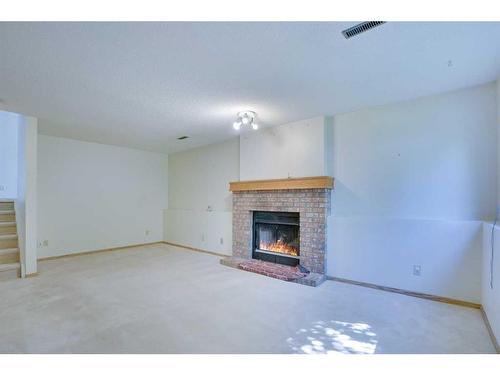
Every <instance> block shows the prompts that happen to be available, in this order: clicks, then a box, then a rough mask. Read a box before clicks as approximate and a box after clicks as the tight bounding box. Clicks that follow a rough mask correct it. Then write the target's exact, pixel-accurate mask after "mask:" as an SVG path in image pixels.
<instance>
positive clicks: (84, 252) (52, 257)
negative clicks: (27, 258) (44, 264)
mask: <svg viewBox="0 0 500 375" xmlns="http://www.w3.org/2000/svg"><path fill="white" fill-rule="evenodd" d="M160 243H163V241H156V242H146V243H140V244H137V245H126V246H119V247H109V248H106V249H98V250H90V251H81V252H78V253H70V254H63V255H55V256H50V257H44V258H38V260H39V261H44V260H53V259H60V258H69V257H77V256H81V255H92V254H99V253H104V252H107V251H115V250H125V249H130V248H132V247H140V246H148V245H156V244H160Z"/></svg>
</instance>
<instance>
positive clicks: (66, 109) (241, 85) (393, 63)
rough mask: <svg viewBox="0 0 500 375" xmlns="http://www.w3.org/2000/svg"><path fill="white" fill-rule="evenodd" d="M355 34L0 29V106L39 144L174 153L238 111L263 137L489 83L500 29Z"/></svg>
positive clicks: (451, 27) (253, 29)
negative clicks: (320, 119) (251, 114)
mask: <svg viewBox="0 0 500 375" xmlns="http://www.w3.org/2000/svg"><path fill="white" fill-rule="evenodd" d="M354 23H355V22H353V23H345V22H332V23H267V22H266V23H264V22H263V23H168V22H167V23H0V99H1V100H2V102H3V104H2V106H3V108H4V109H8V110H11V111H16V112H21V113H25V114H30V115H33V116H36V117H38V118H39V126H40V132H41V133H43V134H49V135H57V136H65V137H70V138H75V139H81V140H88V141H95V142H101V143H107V144H116V145H122V146H128V147H134V148H139V149H144V150H151V151H159V152H174V151H178V150H182V149H186V148H190V147H194V146H198V145H202V144H207V143H212V142H215V141H217V140H223V139H227V138H230V137H233V136H234V135H235V131H234V130H233V128H232V126H231V124H232V122H233V120H234V118H235V115H236V112H238V111H240V110H246V109H250V110H254V111H256V112H257V113H258V116H259V120H260V123H261V124H262V125H263V126H272V125H278V124H283V123H287V122H291V121H296V120H300V119H305V118H310V117H314V116H318V115H331V114H335V113H342V112H348V111H353V110H355V109H359V108H362V107H366V106H374V105H380V104H385V103H390V102H396V101H401V100H406V99H410V98H415V97H419V96H424V95H430V94H435V93H440V92H445V91H450V90H454V89H458V88H462V87H467V86H473V85H477V84H482V83H486V82H490V81H494V80H495V79H496V77H497V75H498V74H499V73H500V42H499V41H500V23H430V22H424V23H394V22H390V23H387V24H385V25H383V26H380V27H378V28H375V29H373V30H372V31H370V32H367V33H364V34H361V35H359V36H358V37H355V38H353V39H350V40H346V39H344V37H343V36H342V35H341V33H340V31H341V30H342V29H344V28H346V27H349V26H351V25H353V24H354ZM448 60H452V61H453V64H452V66H451V67H449V66H448ZM181 135H189V136H190V137H191V138H189V139H188V140H185V141H178V140H177V139H176V138H177V137H179V136H181Z"/></svg>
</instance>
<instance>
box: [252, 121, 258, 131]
mask: <svg viewBox="0 0 500 375" xmlns="http://www.w3.org/2000/svg"><path fill="white" fill-rule="evenodd" d="M258 128H259V125H258V124H257V123H256V122H252V129H253V130H257V129H258Z"/></svg>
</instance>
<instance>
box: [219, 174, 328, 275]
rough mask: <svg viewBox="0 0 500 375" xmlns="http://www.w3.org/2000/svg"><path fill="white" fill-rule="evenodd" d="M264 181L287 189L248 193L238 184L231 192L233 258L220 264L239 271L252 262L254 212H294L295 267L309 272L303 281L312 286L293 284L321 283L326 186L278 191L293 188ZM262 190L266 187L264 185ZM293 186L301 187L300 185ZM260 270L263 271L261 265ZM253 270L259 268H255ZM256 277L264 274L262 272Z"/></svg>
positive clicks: (243, 186)
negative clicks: (296, 223)
mask: <svg viewBox="0 0 500 375" xmlns="http://www.w3.org/2000/svg"><path fill="white" fill-rule="evenodd" d="M318 178H319V177H318ZM322 178H325V177H322ZM267 181H285V182H286V183H288V185H287V184H285V185H281V184H277V185H276V186H271V188H270V189H267V190H251V189H252V188H253V186H252V185H251V184H250V185H245V183H243V182H241V183H238V184H241V185H240V187H239V188H237V189H232V191H233V257H232V259H231V258H229V259H225V260H224V261H222V263H223V264H226V265H230V266H236V267H237V268H244V267H239V265H240V264H241V263H242V262H243V261H245V260H249V259H252V250H253V249H252V247H253V243H252V240H253V228H252V226H253V213H254V212H255V211H269V212H298V213H299V223H300V231H299V233H300V254H299V256H298V259H299V264H300V265H301V266H303V267H305V268H306V269H308V270H309V271H310V272H311V273H310V274H309V275H308V276H306V277H305V279H307V278H309V279H312V280H314V282H308V281H307V280H301V278H299V279H296V280H294V281H296V282H300V283H303V284H307V285H317V284H318V283H319V282H321V281H322V280H323V279H324V275H325V271H326V239H327V233H326V230H327V217H328V216H329V215H330V196H331V194H330V191H331V185H328V184H327V185H326V187H325V186H324V185H325V184H319V185H320V186H321V187H317V186H318V184H311V185H312V186H311V187H307V184H306V185H305V187H306V188H287V189H282V188H281V187H289V186H292V187H294V185H290V183H292V182H293V181H294V180H267ZM267 181H266V182H267ZM306 181H309V179H307V180H306ZM330 182H331V179H330ZM252 183H258V181H252ZM264 186H266V187H267V185H264ZM297 186H300V187H302V186H304V184H299V185H297ZM273 187H276V188H273ZM246 189H248V190H246ZM258 262H262V261H258ZM263 266H265V267H264V268H266V267H267V265H266V264H265V263H264V264H263ZM251 268H255V267H251ZM257 268H259V267H258V264H257ZM261 268H262V267H261ZM267 268H268V267H267ZM292 268H294V267H292ZM254 272H258V271H254ZM291 272H293V270H291ZM258 273H263V274H266V273H265V272H258ZM269 276H272V275H269Z"/></svg>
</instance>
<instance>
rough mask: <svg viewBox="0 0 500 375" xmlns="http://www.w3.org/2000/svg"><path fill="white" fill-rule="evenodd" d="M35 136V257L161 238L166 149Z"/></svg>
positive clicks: (166, 194) (165, 183) (165, 188)
mask: <svg viewBox="0 0 500 375" xmlns="http://www.w3.org/2000/svg"><path fill="white" fill-rule="evenodd" d="M38 139H39V142H38V241H39V242H43V241H44V240H47V241H48V246H43V247H39V249H38V257H39V258H43V257H48V256H57V255H63V254H69V253H77V252H82V251H92V250H99V249H104V248H112V247H119V246H128V245H134V244H141V243H149V242H156V241H162V240H163V210H164V209H165V208H166V207H167V197H168V183H167V174H168V156H167V155H164V154H156V153H150V152H144V151H138V150H132V149H127V148H122V147H115V146H107V145H102V144H96V143H88V142H81V141H75V140H70V139H65V138H56V137H49V136H44V135H40V136H39V138H38ZM147 230H149V231H150V233H149V234H146V231H147Z"/></svg>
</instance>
